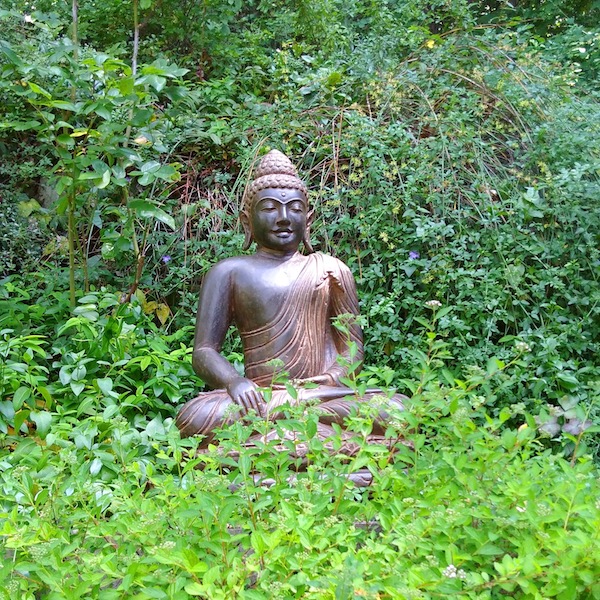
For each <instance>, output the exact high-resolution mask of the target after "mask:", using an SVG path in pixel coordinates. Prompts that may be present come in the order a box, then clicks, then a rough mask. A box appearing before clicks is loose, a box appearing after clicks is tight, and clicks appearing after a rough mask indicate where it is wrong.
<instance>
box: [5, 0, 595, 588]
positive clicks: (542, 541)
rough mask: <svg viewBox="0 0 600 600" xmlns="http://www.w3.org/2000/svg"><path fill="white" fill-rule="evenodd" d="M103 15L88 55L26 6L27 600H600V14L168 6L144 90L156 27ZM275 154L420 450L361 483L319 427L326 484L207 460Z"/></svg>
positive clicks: (18, 116)
mask: <svg viewBox="0 0 600 600" xmlns="http://www.w3.org/2000/svg"><path fill="white" fill-rule="evenodd" d="M13 4H14V3H13ZM80 4H81V6H80V9H81V14H80V29H79V35H80V38H81V39H80V40H79V41H80V42H82V43H78V44H74V43H73V41H72V39H73V38H72V35H71V38H70V39H69V38H67V37H65V36H66V34H67V33H68V27H69V17H68V15H66V14H63V13H62V11H63V10H64V8H65V7H64V6H62V5H57V4H56V3H55V2H52V1H51V0H48V1H43V2H40V3H36V5H37V8H38V9H40V10H46V11H47V12H46V13H45V14H42V13H39V12H37V13H36V12H34V13H30V12H28V11H29V9H30V8H31V7H30V5H29V3H27V2H22V3H19V6H16V5H14V6H12V5H11V6H10V7H8V6H7V7H6V9H7V10H0V22H1V23H2V24H3V28H4V30H5V31H6V37H5V39H4V40H2V41H0V71H1V77H0V105H1V106H2V113H1V114H0V156H1V161H0V277H2V279H0V539H1V540H2V544H3V549H2V552H3V553H4V554H3V556H4V557H5V560H4V561H2V566H1V567H0V578H4V581H5V585H4V588H3V589H4V590H5V591H3V592H2V593H4V594H5V596H6V597H7V598H13V597H23V598H38V597H50V598H80V597H81V598H82V597H102V598H104V597H106V598H111V597H115V598H126V597H139V598H185V597H187V596H188V595H197V596H200V597H208V598H219V597H223V598H230V597H236V596H239V597H244V598H263V597H298V598H300V597H305V598H350V597H370V598H417V597H423V598H436V597H453V596H454V595H456V596H457V597H458V596H465V597H470V598H497V597H517V598H555V597H556V598H565V599H568V598H594V597H599V596H600V589H599V588H598V584H597V582H598V580H599V577H600V565H599V563H598V559H597V556H598V554H599V540H598V531H599V530H600V523H599V518H600V517H599V513H600V507H599V505H598V496H599V494H598V491H599V490H598V477H597V476H598V472H597V460H598V455H599V452H600V449H599V448H600V441H599V439H600V438H599V425H598V422H599V418H600V403H599V401H598V397H599V394H600V383H599V381H600V378H599V372H600V366H599V365H598V359H597V356H598V352H599V350H600V348H599V345H600V334H599V331H600V330H599V323H598V314H599V301H600V291H599V286H598V274H599V272H600V270H599V266H600V256H599V251H598V247H599V245H598V241H599V234H598V232H599V231H600V211H599V210H598V208H599V207H598V199H599V198H600V193H599V192H600V185H599V183H600V104H599V99H598V90H597V77H598V73H599V68H600V54H599V52H600V41H599V39H600V38H599V33H598V31H597V28H596V29H595V28H594V22H595V21H594V18H593V17H592V16H590V15H592V14H593V9H590V10H591V12H589V11H588V9H586V8H585V7H584V6H583V4H582V5H581V6H579V5H578V6H579V8H577V7H575V3H573V4H570V3H564V2H563V3H558V4H560V10H561V11H562V12H561V13H560V14H562V17H560V18H556V19H554V20H552V19H550V18H549V17H548V15H549V14H550V13H552V11H553V10H554V9H555V6H557V3H544V4H543V7H542V9H541V10H540V11H538V12H533V13H532V12H531V11H532V7H531V6H529V4H528V3H526V2H523V3H520V5H519V8H517V9H513V12H511V10H509V9H508V8H506V7H503V6H500V5H498V6H496V5H495V4H494V3H487V4H486V5H485V6H484V5H481V6H480V5H478V4H477V3H467V2H453V3H433V4H432V3H428V5H427V8H425V5H424V4H423V3H419V2H412V1H407V2H402V3H400V2H399V3H373V2H362V1H358V0H357V1H355V2H345V3H339V2H334V1H329V0H320V1H318V2H311V3H308V2H300V1H299V2H297V3H291V4H290V3H276V7H277V9H278V10H276V11H275V10H273V6H271V4H272V3H271V4H270V5H269V6H267V3H263V2H254V1H252V2H247V3H244V4H243V6H242V3H238V2H218V1H210V2H204V3H185V2H183V3H171V2H167V1H166V0H165V1H164V2H162V3H158V2H157V3H153V2H141V3H140V6H139V7H138V9H139V10H140V11H141V13H140V14H141V25H140V29H139V33H140V39H141V42H140V46H139V49H138V50H139V56H138V55H136V61H135V62H137V64H136V65H135V66H133V64H132V56H131V48H130V46H128V44H127V42H126V40H127V36H128V35H129V31H130V27H129V26H128V25H126V23H127V20H126V15H131V12H128V11H131V8H132V6H133V5H131V6H130V5H129V4H127V3H123V2H108V3H104V4H105V6H103V8H102V12H101V13H99V12H98V10H99V9H98V8H97V7H96V5H95V4H91V3H84V2H81V3H80ZM134 5H135V6H136V7H137V2H135V3H134ZM201 5H202V6H201ZM65 6H66V4H65ZM0 8H1V7H0ZM533 8H535V7H533ZM18 9H21V12H20V11H19V10H18ZM136 10H137V9H136ZM199 10H203V12H202V14H199V13H198V12H197V11H199ZM519 11H520V12H519ZM24 15H28V18H27V19H25V18H24ZM111 15H112V17H111V19H112V21H113V22H114V26H111V27H109V28H106V27H104V26H102V25H101V24H102V23H106V22H107V19H108V17H109V16H111ZM544 15H545V16H544ZM138 16H139V15H138ZM127 18H129V17H127ZM194 19H196V22H201V23H202V27H200V28H194V27H192V24H193V23H194V22H195V21H194ZM109 20H110V19H109ZM138 24H139V23H138ZM71 34H72V32H71ZM272 147H276V148H279V149H281V150H283V151H284V152H286V153H288V154H289V155H290V157H291V158H292V159H293V161H294V162H295V163H296V164H297V165H298V168H299V171H300V173H301V174H302V175H303V177H304V178H305V180H306V182H307V184H308V187H309V189H310V190H311V198H310V200H311V202H312V204H313V205H314V207H315V209H316V213H317V215H318V217H317V220H316V222H315V224H314V226H313V228H312V234H311V236H312V241H313V245H314V246H315V248H316V249H320V250H323V251H326V252H331V253H333V254H335V255H336V256H338V257H340V258H341V259H342V260H344V261H345V262H346V263H348V264H349V265H350V267H351V269H352V270H353V272H354V274H355V277H356V280H357V286H358V290H359V295H360V300H361V309H362V313H363V318H364V325H365V341H366V350H367V360H366V364H367V365H370V366H369V367H367V368H366V369H365V371H364V375H363V378H362V379H361V380H360V381H359V384H365V383H366V382H367V381H369V385H383V386H384V387H394V388H397V389H399V390H400V391H402V392H404V393H406V394H408V395H410V396H411V402H410V406H409V410H408V411H407V412H406V413H404V414H401V415H397V416H396V417H397V418H396V419H395V420H394V423H393V426H392V429H393V431H391V432H390V433H391V434H393V435H392V437H393V436H398V435H400V436H402V437H403V438H404V439H405V440H406V441H408V442H410V443H411V444H412V446H407V445H405V444H404V443H400V442H399V443H397V444H395V445H394V448H393V449H392V450H390V449H389V448H383V447H380V448H379V447H375V448H368V447H364V448H363V449H362V450H361V451H360V452H359V454H358V455H357V457H356V458H355V459H353V461H351V462H344V460H343V459H342V458H341V457H340V456H336V455H334V456H329V455H328V454H327V453H325V452H323V451H322V448H320V447H319V443H318V442H317V441H316V440H314V439H313V434H314V430H313V428H314V424H315V419H316V417H315V415H313V414H312V412H310V411H309V414H308V415H297V414H295V415H294V414H292V415H290V422H289V423H288V425H287V426H290V424H292V423H293V424H294V426H295V427H296V428H299V429H300V431H301V432H302V435H303V436H305V437H306V439H307V441H308V443H309V445H311V448H312V451H311V454H310V461H309V462H310V465H309V468H308V470H307V471H306V472H301V473H299V474H296V470H297V465H295V464H294V461H291V460H290V459H288V458H287V457H286V456H284V455H281V454H279V453H277V452H276V451H275V449H274V448H269V447H265V448H260V449H256V450H253V451H247V450H245V451H242V457H241V458H240V460H239V461H238V462H237V463H236V462H235V461H232V460H231V459H230V458H227V457H226V454H219V453H218V452H216V451H213V452H211V453H209V454H208V455H207V456H205V457H204V458H203V459H201V460H200V459H195V458H190V457H192V456H194V442H190V441H181V440H179V437H178V434H177V432H176V430H175V427H174V425H173V418H174V416H175V414H176V411H177V407H178V406H179V405H180V404H181V403H182V402H184V401H185V400H186V399H189V398H190V397H192V395H193V394H194V393H195V392H196V391H197V390H199V389H201V388H202V385H203V383H202V382H201V381H200V380H199V379H198V378H197V377H196V376H195V375H194V374H193V371H192V369H191V364H190V344H191V340H192V335H193V322H194V315H195V303H196V300H197V293H198V288H199V285H200V282H201V279H202V275H203V274H204V273H205V272H206V270H207V269H208V268H209V266H210V265H211V264H213V263H214V262H215V261H216V260H219V259H220V258H223V257H226V256H231V255H234V254H237V253H239V252H240V248H241V246H242V241H243V235H242V233H241V230H240V227H239V223H238V221H237V214H238V211H239V204H240V199H241V196H242V192H243V189H244V186H245V184H246V180H247V178H248V176H249V174H250V172H251V168H252V165H253V163H254V161H255V160H256V158H257V156H260V155H261V154H262V153H264V152H265V151H267V150H268V149H269V148H272ZM225 352H226V353H227V354H228V356H229V358H230V359H231V360H232V361H233V362H235V363H238V366H239V367H240V368H241V366H242V365H241V364H240V360H241V354H240V346H239V342H237V340H236V339H235V337H234V336H232V338H231V340H230V343H229V344H228V346H227V348H226V349H225ZM368 426H369V419H368V415H367V416H357V417H356V419H355V420H354V422H353V425H352V427H353V428H354V430H355V431H356V435H357V438H358V439H359V440H362V439H363V436H364V434H365V431H366V430H367V429H368ZM281 427H286V423H285V422H284V423H282V424H281ZM248 433H249V428H247V427H244V426H242V425H240V424H238V425H237V427H236V428H234V429H233V430H232V431H230V432H229V433H227V434H226V435H225V434H224V437H225V439H226V441H225V442H224V445H225V447H226V448H235V449H238V450H239V444H240V443H241V442H243V440H244V439H245V436H247V435H248ZM199 462H200V463H202V464H201V466H202V468H201V469H197V468H196V467H198V466H199ZM359 467H364V468H368V469H369V470H370V471H371V472H372V473H373V476H374V480H375V481H374V484H373V486H371V488H369V489H368V490H362V491H361V490H359V489H356V488H353V487H352V486H351V485H349V484H348V483H347V481H346V480H345V478H344V477H343V474H344V473H348V472H349V471H352V470H354V469H357V468H359ZM252 472H259V473H262V474H263V475H264V476H266V477H269V478H270V479H273V480H274V481H275V483H274V484H273V485H272V486H271V487H269V488H267V487H261V486H256V485H254V484H253V482H252V481H251V478H250V474H251V473H252ZM290 478H291V479H290Z"/></svg>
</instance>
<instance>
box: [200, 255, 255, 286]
mask: <svg viewBox="0 0 600 600" xmlns="http://www.w3.org/2000/svg"><path fill="white" fill-rule="evenodd" d="M249 259H251V257H250V256H232V257H231V258H224V259H223V260H220V261H219V262H218V263H215V264H214V265H213V266H212V267H211V268H210V269H209V271H208V273H207V274H206V277H207V278H209V279H213V280H214V279H220V278H227V279H228V278H230V277H235V275H236V273H238V272H240V271H242V270H243V269H247V268H248V264H249Z"/></svg>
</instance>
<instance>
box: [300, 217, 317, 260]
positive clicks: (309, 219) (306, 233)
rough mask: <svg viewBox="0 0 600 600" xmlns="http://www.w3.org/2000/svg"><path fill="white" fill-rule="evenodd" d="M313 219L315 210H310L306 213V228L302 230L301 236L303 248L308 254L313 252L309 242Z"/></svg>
mask: <svg viewBox="0 0 600 600" xmlns="http://www.w3.org/2000/svg"><path fill="white" fill-rule="evenodd" d="M314 220H315V211H314V210H311V211H309V212H308V214H307V215H306V229H305V230H304V237H303V238H302V242H303V243H304V248H305V249H306V252H307V253H308V254H312V253H313V252H314V250H313V247H312V244H311V243H310V226H311V225H312V224H313V221H314Z"/></svg>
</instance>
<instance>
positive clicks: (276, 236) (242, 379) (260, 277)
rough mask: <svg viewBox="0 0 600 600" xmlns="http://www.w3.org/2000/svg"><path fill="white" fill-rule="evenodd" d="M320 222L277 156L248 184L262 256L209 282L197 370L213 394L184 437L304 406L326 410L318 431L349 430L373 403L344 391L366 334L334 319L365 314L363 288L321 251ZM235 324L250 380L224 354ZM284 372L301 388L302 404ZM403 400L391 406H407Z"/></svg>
mask: <svg viewBox="0 0 600 600" xmlns="http://www.w3.org/2000/svg"><path fill="white" fill-rule="evenodd" d="M312 221H313V211H312V210H311V209H310V207H309V205H308V194H307V190H306V186H305V185H304V183H303V182H302V181H301V180H300V178H299V177H298V174H297V172H296V169H295V167H294V166H293V165H292V163H291V162H290V160H289V159H288V158H287V157H286V156H285V155H284V154H282V153H281V152H279V151H277V150H272V151H271V152H269V153H268V154H266V155H265V156H264V157H263V158H262V160H261V161H260V164H259V166H258V168H257V170H256V173H255V177H254V180H253V181H252V182H251V183H250V185H249V186H247V189H246V193H245V196H244V206H243V210H242V213H241V222H242V225H243V228H244V232H245V236H246V237H245V245H244V249H248V248H249V247H250V245H251V244H252V242H256V252H255V253H254V254H252V255H244V256H236V257H233V258H227V259H225V260H222V261H220V262H219V263H217V264H216V265H214V266H213V267H212V268H211V269H210V271H209V272H208V273H207V275H206V276H205V278H204V281H203V284H202V289H201V292H200V298H199V303H198V313H197V320H196V333H195V340H194V349H193V355H192V365H193V368H194V371H195V372H196V373H197V374H198V375H199V376H200V377H201V378H202V379H203V380H204V381H205V382H206V383H207V384H208V385H209V386H210V387H211V388H213V389H212V391H208V392H203V393H200V394H199V395H198V396H197V397H196V398H194V399H192V400H190V401H189V402H187V403H186V404H185V405H184V406H183V407H182V409H181V411H180V412H179V414H178V416H177V421H176V423H177V427H178V428H179V430H180V432H181V435H182V436H184V437H187V436H192V435H203V436H205V438H204V445H206V444H207V443H208V442H209V441H210V440H211V439H213V437H214V432H215V429H217V428H219V427H222V426H223V425H224V424H226V423H228V422H232V421H233V420H234V419H238V418H240V416H242V417H243V416H244V415H246V414H247V413H248V412H249V411H255V413H256V414H257V415H259V416H261V417H264V418H267V419H276V418H278V415H280V414H281V413H280V412H279V411H278V408H279V407H280V406H281V405H283V404H286V403H290V404H293V403H302V402H311V403H312V404H315V403H316V404H317V405H318V408H319V415H320V416H319V425H320V429H321V425H322V426H323V427H325V428H326V429H327V428H329V429H331V425H332V424H333V423H338V424H340V425H341V426H342V427H343V426H344V419H345V418H346V417H348V416H349V415H350V414H351V412H352V411H353V409H355V408H356V406H357V404H358V403H359V402H369V401H370V400H371V399H372V398H373V395H374V394H373V392H371V393H367V394H365V395H364V396H363V397H360V398H359V397H357V396H356V394H355V392H354V391H353V390H352V389H350V388H348V387H347V386H346V385H344V380H346V381H348V380H347V379H346V378H347V377H348V376H349V375H351V374H350V373H349V372H348V368H349V365H350V364H351V363H354V364H356V363H357V362H360V361H362V358H363V345H362V332H361V329H360V327H359V325H358V323H357V322H356V319H351V318H350V319H349V320H348V323H349V324H348V327H347V330H346V331H344V332H342V331H340V330H338V329H337V328H336V327H335V326H334V323H333V320H334V319H336V318H337V317H341V316H342V315H351V316H352V315H353V316H357V315H358V298H357V294H356V287H355V283H354V278H353V277H352V274H351V272H350V270H349V269H348V267H347V266H346V265H345V264H344V263H343V262H341V261H340V260H338V259H337V258H334V257H332V256H329V255H327V254H323V253H321V252H314V251H313V249H312V247H311V245H310V240H309V230H310V225H311V223H312ZM301 244H303V246H304V250H305V252H306V254H303V253H301V252H299V247H300V245H301ZM346 318H347V317H346ZM231 324H233V325H235V327H236V328H237V329H238V331H239V334H240V336H241V339H242V344H243V351H244V367H245V372H244V376H241V375H240V374H239V373H238V371H237V370H236V369H235V368H234V367H233V365H232V364H231V363H230V362H229V361H228V360H227V359H226V358H225V357H224V356H223V355H222V354H221V353H220V351H221V347H222V344H223V341H224V339H225V335H226V333H227V330H228V328H229V326H230V325H231ZM281 374H284V376H285V377H286V378H287V379H288V380H290V381H291V382H292V383H293V385H294V388H295V389H296V390H297V394H294V398H292V397H291V395H290V394H289V393H288V391H287V389H286V386H285V385H283V384H282V383H281ZM267 390H268V392H266V391H267ZM401 398H402V397H401V396H399V395H396V396H393V397H392V398H388V399H386V400H385V401H386V402H389V403H392V404H395V405H396V406H398V407H399V408H402V402H401ZM378 414H379V416H378V417H376V418H375V423H374V432H375V430H377V431H378V432H379V433H380V434H382V433H383V431H384V430H385V421H386V418H387V412H386V410H384V409H383V408H382V409H380V410H379V413H378ZM331 431H332V430H331ZM332 432H333V431H332Z"/></svg>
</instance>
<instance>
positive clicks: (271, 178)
mask: <svg viewBox="0 0 600 600" xmlns="http://www.w3.org/2000/svg"><path fill="white" fill-rule="evenodd" d="M267 188H283V189H290V190H298V191H299V192H302V193H303V194H304V197H305V198H308V191H307V189H306V186H305V185H304V183H303V182H302V180H301V179H300V178H299V177H298V171H296V167H294V165H293V164H292V161H291V160H290V159H289V158H288V157H287V156H286V155H285V154H284V153H283V152H280V151H279V150H271V151H270V152H269V153H268V154H265V156H264V157H263V158H262V160H261V161H260V163H259V165H258V167H257V168H256V171H255V172H254V179H253V181H252V182H251V183H250V185H249V186H248V189H247V190H246V202H245V204H246V206H247V207H250V206H252V204H253V202H254V200H255V198H256V194H257V193H258V192H260V191H261V190H266V189H267Z"/></svg>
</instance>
